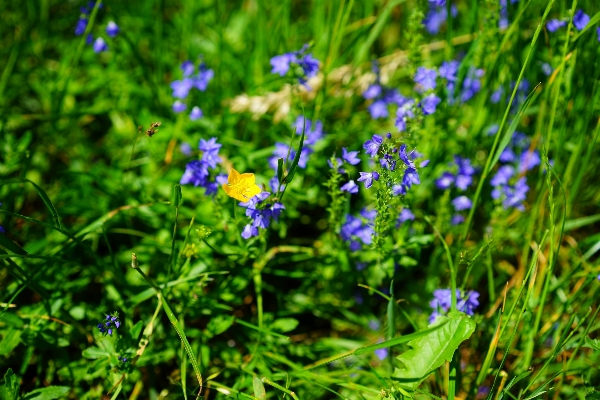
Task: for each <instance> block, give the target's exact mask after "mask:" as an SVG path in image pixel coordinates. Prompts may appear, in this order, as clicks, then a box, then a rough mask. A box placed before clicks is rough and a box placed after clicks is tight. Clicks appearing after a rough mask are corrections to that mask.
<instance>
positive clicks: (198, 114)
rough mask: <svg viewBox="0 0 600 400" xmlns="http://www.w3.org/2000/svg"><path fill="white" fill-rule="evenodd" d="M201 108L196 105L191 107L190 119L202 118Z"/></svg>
mask: <svg viewBox="0 0 600 400" xmlns="http://www.w3.org/2000/svg"><path fill="white" fill-rule="evenodd" d="M202 115H203V114H202V110H201V109H200V107H198V106H194V108H192V112H190V119H191V120H192V121H196V120H197V119H200V118H202Z"/></svg>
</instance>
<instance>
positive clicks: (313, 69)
mask: <svg viewBox="0 0 600 400" xmlns="http://www.w3.org/2000/svg"><path fill="white" fill-rule="evenodd" d="M298 64H299V65H300V67H302V70H303V71H304V75H306V77H308V78H312V77H313V76H315V75H317V71H319V60H317V59H316V58H314V57H313V56H312V54H306V55H305V56H304V57H303V58H302V59H300V60H299V61H298Z"/></svg>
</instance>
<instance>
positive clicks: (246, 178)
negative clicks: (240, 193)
mask: <svg viewBox="0 0 600 400" xmlns="http://www.w3.org/2000/svg"><path fill="white" fill-rule="evenodd" d="M240 176H241V182H242V186H250V185H254V184H255V183H256V178H255V177H254V174H251V173H248V172H246V173H245V174H242V175H240Z"/></svg>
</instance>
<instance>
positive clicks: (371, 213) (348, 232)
mask: <svg viewBox="0 0 600 400" xmlns="http://www.w3.org/2000/svg"><path fill="white" fill-rule="evenodd" d="M376 216H377V212H376V211H375V210H368V209H367V208H363V209H362V211H361V212H360V216H359V217H354V216H352V215H350V214H348V215H346V222H344V224H343V225H342V229H341V231H340V236H341V237H342V240H343V241H345V242H347V243H349V244H350V251H358V250H360V249H361V248H362V245H363V244H366V245H370V244H371V243H373V234H374V233H375V231H374V230H373V227H374V221H375V217H376Z"/></svg>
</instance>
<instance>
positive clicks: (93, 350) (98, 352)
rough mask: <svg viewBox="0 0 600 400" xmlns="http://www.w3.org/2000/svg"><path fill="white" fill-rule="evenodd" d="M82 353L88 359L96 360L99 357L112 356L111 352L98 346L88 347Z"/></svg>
mask: <svg viewBox="0 0 600 400" xmlns="http://www.w3.org/2000/svg"><path fill="white" fill-rule="evenodd" d="M81 355H82V356H84V357H85V358H87V359H88V360H96V359H98V358H104V357H108V356H110V353H109V352H108V351H106V350H103V349H100V348H98V347H88V348H87V349H85V350H83V351H82V352H81Z"/></svg>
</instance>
